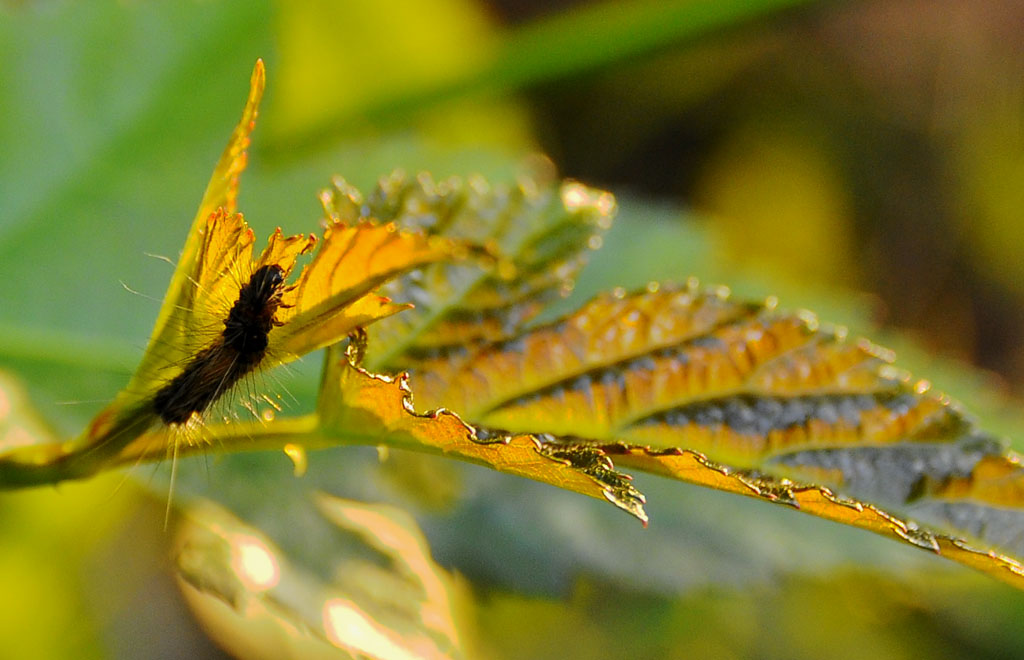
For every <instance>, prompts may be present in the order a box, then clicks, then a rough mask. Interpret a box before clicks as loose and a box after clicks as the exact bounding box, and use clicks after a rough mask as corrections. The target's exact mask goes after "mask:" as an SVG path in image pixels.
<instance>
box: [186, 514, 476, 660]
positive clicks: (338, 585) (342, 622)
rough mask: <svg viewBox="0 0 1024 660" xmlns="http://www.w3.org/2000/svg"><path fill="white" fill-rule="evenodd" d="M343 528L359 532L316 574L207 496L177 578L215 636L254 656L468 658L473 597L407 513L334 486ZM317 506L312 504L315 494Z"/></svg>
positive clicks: (190, 527) (192, 522)
mask: <svg viewBox="0 0 1024 660" xmlns="http://www.w3.org/2000/svg"><path fill="white" fill-rule="evenodd" d="M316 500H317V501H316V505H317V508H318V510H319V513H320V515H321V516H323V517H324V518H325V519H326V520H328V521H329V522H330V523H331V524H332V525H334V526H335V531H336V533H337V534H338V535H339V536H341V534H346V535H347V536H348V538H350V539H356V540H358V541H357V542H358V546H357V547H356V548H354V549H352V551H351V552H347V553H342V554H340V555H333V556H332V561H331V564H332V565H331V566H327V567H323V570H321V571H319V572H314V571H313V570H311V567H307V566H303V565H302V564H301V563H300V562H296V561H293V560H292V559H291V558H289V557H288V556H286V555H285V554H284V553H283V552H282V551H281V550H280V549H278V548H277V547H276V546H275V545H274V543H273V542H272V541H270V539H268V538H267V537H266V536H265V535H264V534H262V533H261V532H260V531H259V530H256V529H254V528H252V527H250V526H247V525H246V524H244V523H243V522H242V521H240V520H238V519H236V518H235V517H234V516H232V515H231V514H230V513H228V512H227V511H225V510H223V509H221V508H219V507H217V506H215V505H213V504H212V503H205V504H201V505H197V506H194V507H192V508H191V510H190V513H189V514H188V516H187V517H186V518H185V520H184V521H183V523H182V525H181V526H180V528H179V530H178V533H177V539H176V542H175V545H176V550H175V551H174V555H175V564H176V568H177V571H178V577H179V585H180V587H181V589H182V592H183V594H184V595H185V597H186V600H187V601H188V603H189V605H190V606H191V607H192V609H193V611H194V612H195V613H196V616H197V617H198V618H199V621H200V623H201V624H202V625H203V626H204V627H205V628H206V629H207V631H208V632H209V634H210V636H211V637H212V638H213V639H215V640H216V641H217V642H218V643H219V644H220V645H221V646H223V647H224V648H225V649H226V650H228V651H230V652H231V653H232V654H233V655H236V656H239V657H247V658H268V659H269V658H281V657H296V658H298V657H302V658H309V657H316V658H374V659H379V660H405V659H412V658H460V657H466V649H465V642H464V641H463V639H462V636H463V634H464V633H465V630H466V625H467V622H465V621H462V620H459V617H458V614H457V612H458V611H459V609H460V608H459V607H458V605H459V602H460V601H462V600H463V599H465V598H466V596H465V595H464V594H463V593H462V592H461V591H460V590H459V589H457V588H456V585H455V582H454V580H453V578H452V577H451V576H450V575H448V574H446V573H445V571H444V570H443V569H441V568H440V567H439V566H437V564H435V563H434V561H433V560H432V559H431V557H430V549H429V547H428V546H427V544H426V540H425V539H424V538H423V534H422V532H420V530H419V528H418V527H417V526H416V524H415V522H414V521H413V520H412V519H411V518H410V517H409V516H408V514H406V513H404V512H402V511H399V510H396V509H393V508H391V507H387V506H384V505H370V504H362V503H358V502H351V501H347V500H342V499H339V498H335V497H330V496H327V495H320V496H318V497H317V498H316ZM311 506H312V503H311Z"/></svg>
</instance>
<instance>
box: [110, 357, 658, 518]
mask: <svg viewBox="0 0 1024 660" xmlns="http://www.w3.org/2000/svg"><path fill="white" fill-rule="evenodd" d="M359 348H360V347H359V344H358V343H353V344H351V345H350V346H349V350H348V352H347V354H346V355H341V356H339V355H338V351H336V350H332V351H329V352H328V358H327V362H326V366H325V371H324V376H323V387H322V390H321V394H320V405H319V407H318V412H317V414H314V415H307V416H304V417H297V418H289V419H279V420H275V421H274V423H273V424H269V425H264V424H260V423H258V422H251V423H244V422H243V423H232V424H212V423H211V424H208V425H207V426H206V427H205V429H204V436H205V439H206V440H207V441H209V442H211V443H216V445H217V446H218V448H219V449H220V451H223V452H230V451H253V450H266V449H281V450H286V451H288V450H289V449H288V448H289V447H296V448H298V447H301V448H302V451H305V450H309V449H323V448H325V447H334V446H340V445H354V444H363V445H365V444H369V445H387V446H391V447H398V448H409V449H415V450H418V451H426V452H430V453H436V454H442V455H445V456H448V457H451V458H457V459H460V460H464V461H468V462H471V463H476V464H478V465H484V466H487V467H490V468H491V469H494V470H498V471H501V472H506V473H509V474H513V475H516V476H520V477H526V478H528V479H534V480H536V481H541V482H544V483H548V484H552V485H554V486H557V487H559V488H563V489H566V490H571V491H574V492H577V493H582V494H584V495H589V496H591V497H595V498H598V499H603V500H607V501H609V502H611V503H613V504H615V505H616V506H618V507H619V508H621V509H623V510H625V511H627V512H629V513H631V514H632V515H634V516H636V517H637V518H639V519H640V520H641V521H644V522H646V519H647V515H646V513H644V510H643V503H644V497H643V495H641V494H640V493H639V492H638V491H637V490H636V489H635V488H633V486H632V484H631V483H630V477H628V476H626V475H623V474H620V473H618V472H616V471H614V469H613V466H612V464H611V461H610V460H608V458H607V457H606V456H605V454H604V452H603V451H601V450H598V449H591V448H587V447H576V448H572V447H569V448H562V447H556V446H545V445H544V443H543V442H541V441H540V440H539V439H538V438H536V437H534V436H531V435H526V434H522V435H512V434H490V433H485V432H483V431H478V430H476V429H474V428H472V427H470V426H468V425H467V424H466V423H464V422H463V421H462V420H461V419H460V418H459V417H458V415H456V414H454V413H452V412H450V411H447V410H444V409H438V410H433V411H430V412H426V413H422V414H421V413H417V412H416V410H415V408H414V406H413V401H412V396H411V393H410V391H409V387H408V384H407V383H406V379H405V376H404V375H399V376H396V377H389V376H382V375H377V374H372V373H370V372H368V371H366V370H365V369H362V368H360V367H358V366H356V364H355V362H356V361H357V360H358V357H359V356H358V353H359ZM165 442H166V441H165V439H164V437H163V434H162V433H159V432H156V433H149V434H146V435H142V436H141V437H139V438H137V439H136V440H135V441H134V442H133V443H131V444H130V445H128V446H127V447H126V448H125V449H124V451H122V452H121V454H120V455H119V456H118V457H117V460H118V462H120V463H124V464H127V465H131V464H135V463H137V462H139V461H141V460H146V459H150V460H151V459H153V458H155V457H157V456H159V455H162V454H160V452H163V451H165V450H164V445H165ZM177 451H178V456H179V457H180V458H184V457H187V456H189V455H192V454H196V453H200V452H203V451H205V448H204V447H202V446H198V445H191V446H183V447H180V448H179V449H178V450H177ZM293 451H294V450H293Z"/></svg>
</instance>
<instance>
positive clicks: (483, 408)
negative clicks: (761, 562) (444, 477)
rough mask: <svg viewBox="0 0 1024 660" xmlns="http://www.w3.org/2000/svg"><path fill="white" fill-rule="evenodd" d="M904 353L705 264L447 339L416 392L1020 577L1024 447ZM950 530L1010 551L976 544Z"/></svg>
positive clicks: (480, 424) (492, 421)
mask: <svg viewBox="0 0 1024 660" xmlns="http://www.w3.org/2000/svg"><path fill="white" fill-rule="evenodd" d="M891 359H892V357H891V355H890V354H888V353H887V352H886V351H884V350H882V349H880V348H878V347H876V346H873V345H872V344H870V343H868V342H865V341H854V342H850V341H846V340H845V336H844V332H843V331H842V330H840V329H835V328H829V327H821V326H820V325H819V323H818V321H817V320H816V319H815V318H814V317H813V316H812V315H810V314H807V313H800V314H787V313H780V312H776V311H775V309H774V301H769V302H768V303H766V304H747V303H738V302H734V301H732V300H730V299H729V297H728V296H727V292H726V291H724V290H722V289H717V290H711V291H704V290H701V289H700V287H699V286H698V285H697V284H696V282H691V283H690V284H689V285H688V286H686V287H683V288H674V287H654V286H652V287H651V288H650V290H648V291H644V292H641V293H638V294H634V295H631V296H626V295H625V294H624V293H622V292H618V293H616V294H609V295H605V296H600V297H598V298H597V299H595V300H593V301H592V302H591V303H589V304H588V305H586V306H584V308H583V309H581V310H580V311H579V312H577V313H575V314H571V315H569V316H567V317H565V318H562V319H559V320H557V321H554V322H551V323H548V324H544V325H541V326H538V327H535V328H532V329H529V330H525V331H523V332H522V333H521V334H519V335H518V336H516V337H513V338H510V339H506V340H504V341H500V342H496V343H493V344H488V345H479V346H475V347H471V348H469V349H468V350H464V349H463V350H453V351H449V352H447V353H441V354H438V355H435V356H433V357H432V358H431V359H430V360H424V361H421V363H420V364H419V365H418V366H417V369H416V370H415V371H414V372H413V373H412V375H411V378H410V383H411V387H412V389H413V390H414V391H415V393H416V397H417V403H418V404H420V405H425V406H427V407H433V406H436V405H439V403H440V402H442V401H443V402H445V404H446V405H448V406H450V407H451V409H452V410H456V411H458V412H459V414H460V415H462V416H463V418H464V419H466V420H467V422H469V423H470V424H471V425H473V426H475V427H476V428H477V432H478V433H480V432H484V433H488V432H490V431H487V429H501V432H502V433H506V434H533V435H534V436H535V437H537V438H538V439H539V440H541V441H542V443H543V445H544V446H545V447H546V448H547V449H545V450H546V451H551V450H552V449H553V448H557V450H559V451H577V450H579V449H580V448H589V449H590V450H591V451H593V450H598V451H599V452H600V453H603V454H604V458H607V459H609V460H610V461H613V462H615V463H618V464H621V465H627V466H629V465H632V466H634V467H639V468H641V469H644V470H648V471H653V472H657V473H660V474H663V475H665V476H670V477H673V478H677V479H681V480H684V481H689V482H692V483H698V484H701V485H704V486H709V487H712V488H717V489H721V490H728V491H731V492H738V493H743V494H747V495H751V496H759V497H763V498H766V499H770V500H772V501H777V502H780V503H784V504H788V505H791V506H794V507H797V508H801V509H802V510H804V511H806V512H808V513H813V514H815V515H819V516H821V517H825V518H829V519H832V520H837V521H840V522H844V523H847V524H851V525H855V526H859V527H864V528H867V529H871V530H872V531H875V532H878V533H881V534H884V535H887V536H890V537H895V538H901V539H903V540H907V541H910V542H912V543H914V544H915V545H918V546H921V547H926V548H928V549H930V550H933V551H935V552H937V553H940V554H943V555H945V556H949V557H951V558H954V559H956V560H957V561H961V562H962V563H967V564H969V565H973V566H976V567H980V568H983V569H984V570H987V571H989V572H992V573H994V574H997V575H999V576H1000V577H1002V578H1004V579H1008V580H1011V581H1017V580H1018V579H1019V578H1020V576H1021V574H1022V573H1021V571H1022V567H1021V564H1020V563H1019V562H1018V561H1017V559H1015V557H1021V556H1024V547H1021V546H1020V545H1019V542H1018V539H1019V538H1021V531H1020V530H1021V526H1020V525H1021V523H1020V522H1018V520H1024V514H1021V513H1014V512H1020V511H1021V509H1022V504H1024V500H1022V497H1021V496H1022V495H1024V488H1022V485H1024V480H1022V479H1024V472H1022V470H1021V469H1020V465H1019V459H1018V458H1017V456H1016V455H1015V454H1013V453H1010V452H1007V451H1006V450H1005V448H1004V447H1003V445H1002V444H1001V443H1000V442H999V441H997V440H996V439H995V438H994V437H992V436H990V435H988V434H985V433H984V432H982V431H979V430H978V429H977V428H976V427H975V426H974V424H973V422H972V421H970V420H969V419H968V418H967V417H965V416H964V414H963V413H962V411H961V410H960V408H959V407H958V406H957V405H956V404H954V403H952V402H951V401H949V400H948V398H946V397H944V396H942V395H936V394H933V393H931V392H930V390H929V387H928V385H927V383H925V382H921V381H919V382H916V383H915V382H911V381H910V379H909V377H908V376H906V375H905V374H903V373H901V372H899V371H898V370H895V369H893V368H892V367H890V366H889V365H888V362H889V361H891ZM721 462H724V463H728V464H731V465H732V466H735V467H729V466H727V465H723V464H722V463H721ZM773 475H774V476H773ZM790 476H792V477H794V478H801V479H804V480H810V481H811V484H814V483H818V484H824V485H828V486H831V487H833V488H837V489H839V491H841V492H843V493H845V495H844V496H839V495H835V494H833V491H832V490H830V489H829V488H825V487H823V486H816V485H802V484H798V483H793V482H791V481H789V480H788V479H787V478H786V477H790ZM851 495H852V496H853V497H856V498H858V499H851V498H850V497H849V496H851ZM968 500H969V502H968ZM868 502H870V503H873V504H868ZM958 502H959V503H961V504H962V505H963V506H962V507H961V508H959V509H957V508H956V507H955V506H954V505H955V504H956V503H958ZM876 505H877V506H876ZM968 506H969V507H970V508H969V509H968V508H967V507H968ZM880 507H881V508H880ZM888 507H895V508H896V509H897V510H900V511H903V512H904V513H905V514H907V515H908V516H910V517H909V518H908V517H906V516H902V517H901V516H896V515H893V514H890V513H887V512H885V511H884V510H883V508H888ZM920 525H926V526H927V527H921V526H920ZM929 528H930V529H929ZM950 531H951V532H953V533H955V534H956V535H958V536H965V537H968V538H971V539H973V541H972V542H971V543H973V544H977V543H979V542H980V543H982V544H984V545H986V546H988V547H995V548H999V549H1000V551H1001V552H1002V553H1009V555H1005V554H1000V553H987V552H985V551H976V550H973V549H972V547H971V545H970V544H969V543H968V542H965V541H963V540H960V539H957V538H954V537H950V536H949V535H948V533H947V532H950Z"/></svg>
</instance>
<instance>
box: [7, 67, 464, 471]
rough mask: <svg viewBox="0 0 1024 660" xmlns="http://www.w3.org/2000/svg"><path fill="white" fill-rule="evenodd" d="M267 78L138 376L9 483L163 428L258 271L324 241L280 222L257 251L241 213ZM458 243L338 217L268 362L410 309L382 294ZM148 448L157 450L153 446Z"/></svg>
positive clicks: (286, 298) (86, 460)
mask: <svg viewBox="0 0 1024 660" xmlns="http://www.w3.org/2000/svg"><path fill="white" fill-rule="evenodd" d="M264 82H265V79H264V70H263V63H262V61H259V60H258V61H257V62H256V66H255V68H254V70H253V75H252V78H251V81H250V93H249V97H248V100H247V102H246V104H245V108H244V109H243V112H242V117H241V119H240V121H239V124H238V126H237V127H236V129H235V131H234V132H233V133H232V136H231V138H230V140H229V142H228V146H227V147H226V149H225V150H224V153H223V155H222V156H221V159H220V161H219V162H218V164H217V167H216V168H215V170H214V173H213V176H212V178H211V181H210V184H209V185H208V186H207V192H206V194H205V195H204V197H203V201H202V203H201V204H200V209H199V214H198V215H197V217H196V219H195V220H194V221H193V224H192V228H191V230H190V232H189V234H188V238H187V240H186V242H185V248H184V250H183V252H182V255H181V259H180V260H179V262H178V266H177V267H176V269H175V273H174V276H173V277H172V279H171V283H170V285H169V287H168V291H167V294H166V296H165V297H164V301H163V304H162V307H161V310H160V314H159V316H158V318H157V322H156V325H155V327H154V329H153V334H152V336H151V338H150V341H149V345H148V347H147V349H146V353H145V354H144V355H143V357H142V360H141V362H140V365H139V367H138V369H137V370H136V372H135V375H134V376H133V377H132V379H131V382H130V383H129V384H128V386H127V387H126V388H125V389H124V390H122V391H121V392H120V393H119V394H118V396H117V398H116V399H115V400H114V401H113V402H112V403H111V404H110V405H108V406H107V407H106V408H105V409H104V410H102V411H101V412H100V413H99V414H98V415H97V416H96V417H95V418H94V419H93V421H92V422H91V423H90V424H89V426H88V427H87V428H86V430H85V432H84V433H83V434H82V435H81V436H80V437H79V438H77V439H76V440H75V441H72V442H70V443H63V444H56V443H51V444H48V445H44V446H35V447H32V448H31V450H30V451H22V452H19V453H18V455H17V456H15V455H13V454H11V455H8V456H7V459H8V460H7V463H5V464H4V465H3V466H2V468H0V469H2V470H3V473H4V474H6V475H7V480H6V482H5V483H6V484H7V485H9V486H10V485H24V484H28V483H46V482H55V481H59V480H62V479H67V478H75V477H82V476H88V475H90V474H92V473H94V472H96V471H98V470H99V469H101V468H102V467H104V464H105V463H106V462H107V461H108V460H109V459H110V458H111V457H112V456H114V455H116V454H117V453H119V452H120V451H122V450H123V449H124V448H125V447H126V446H127V445H128V444H129V443H131V442H132V440H134V439H135V438H136V437H138V436H139V435H141V434H143V433H144V432H145V431H147V430H148V429H150V428H151V427H154V426H156V425H158V423H159V421H160V420H159V415H158V412H157V406H156V405H155V402H156V401H157V400H158V399H157V395H158V393H159V392H160V391H161V390H162V388H164V386H166V385H167V384H168V383H171V382H172V380H173V378H174V377H175V376H176V375H178V374H181V373H183V372H184V370H185V368H186V365H188V364H189V362H190V360H193V359H196V360H198V359H199V358H200V356H201V355H202V352H201V351H202V350H203V349H204V348H205V347H206V346H209V345H215V342H216V341H218V339H217V338H218V335H219V334H220V333H222V332H223V331H224V323H225V320H224V319H226V318H227V315H228V311H229V310H230V309H231V308H232V305H233V304H234V303H235V301H237V300H238V299H239V292H240V290H241V288H242V287H243V285H244V283H245V282H247V281H248V279H249V277H251V275H252V274H253V273H255V272H256V271H257V270H259V269H260V268H261V267H263V266H266V265H275V266H277V267H278V268H279V269H280V270H281V272H282V276H283V277H284V278H285V279H287V277H288V276H289V274H290V273H291V271H292V269H293V267H294V266H295V263H296V259H297V258H298V257H299V256H300V255H302V254H303V253H306V252H308V251H310V250H311V249H312V248H313V246H314V245H315V244H316V238H315V237H314V236H312V235H310V236H308V237H306V236H302V235H297V236H291V237H284V235H283V234H282V233H281V230H280V229H277V230H276V231H275V232H274V233H273V234H272V235H271V236H270V239H269V242H268V244H267V247H266V248H265V249H264V250H263V251H262V253H261V254H260V256H259V257H258V258H255V259H254V258H253V246H254V243H255V237H254V234H253V232H252V230H251V229H250V228H249V226H248V224H246V222H245V220H244V218H243V217H242V215H241V214H239V213H234V212H233V209H234V207H235V205H236V199H237V195H238V177H239V175H240V174H241V172H242V170H243V169H244V167H245V161H246V156H245V148H246V146H247V145H248V141H249V134H250V133H251V131H252V129H253V127H254V125H255V118H256V115H257V114H258V106H259V102H260V99H261V97H262V93H263V88H264ZM211 208H212V209H213V210H212V211H211V210H210V209H211ZM462 249H464V248H462ZM457 251H458V250H457V249H456V244H455V242H453V241H451V240H448V239H442V238H439V237H428V236H427V235H426V234H425V233H423V232H416V231H411V230H399V229H397V228H396V227H395V226H394V225H393V224H381V223H378V222H376V221H375V220H373V219H370V218H366V219H361V220H359V221H357V222H355V223H353V224H352V225H346V224H344V223H342V222H341V221H339V220H331V221H329V222H328V223H327V225H326V230H325V234H324V240H323V241H322V243H321V244H320V248H319V250H318V251H317V253H316V255H315V256H314V258H313V260H312V262H311V263H310V264H309V265H308V266H307V267H305V268H304V269H303V270H302V273H301V274H300V275H299V277H298V279H297V281H296V282H295V283H294V284H293V285H291V286H285V287H284V288H283V289H282V291H281V294H280V304H279V309H278V310H275V311H274V313H273V315H272V317H271V319H272V321H273V327H272V329H271V330H270V332H269V333H268V335H267V345H266V349H265V355H261V356H260V365H259V366H260V367H262V368H270V367H273V366H277V365H279V364H284V363H287V362H290V361H293V360H295V359H297V358H298V357H300V356H301V355H303V354H305V353H307V352H309V351H313V350H316V349H318V348H323V347H324V346H327V345H329V344H332V343H334V342H337V341H339V340H341V339H343V338H344V337H345V336H346V335H347V334H348V333H350V332H353V331H354V330H356V329H357V328H360V327H362V326H365V325H368V324H370V323H373V322H374V321H377V320H379V319H381V318H383V317H385V316H389V315H391V314H394V313H396V312H398V311H401V310H402V309H405V308H406V307H407V306H406V305H399V304H394V303H392V302H391V301H390V300H388V299H386V298H383V297H381V296H378V295H376V294H375V293H373V290H374V289H376V288H378V287H379V286H380V285H381V284H383V283H384V282H386V281H387V280H389V279H391V278H393V277H396V276H398V275H399V274H401V273H403V272H405V271H408V270H410V269H412V268H415V267H418V266H422V265H425V264H428V263H430V262H433V261H439V260H444V259H450V258H453V257H454V255H455V254H456V252H457ZM203 337H206V338H207V339H205V342H206V343H205V344H202V343H199V344H197V342H196V339H197V338H203ZM214 376H216V374H214ZM144 446H146V447H148V448H150V449H151V450H156V449H159V448H158V447H156V446H154V445H153V444H152V443H149V442H147V443H144ZM162 454H163V452H160V453H159V454H157V455H155V456H153V458H159V457H160V456H162Z"/></svg>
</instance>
